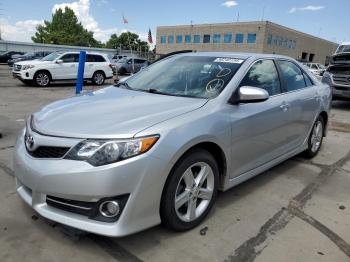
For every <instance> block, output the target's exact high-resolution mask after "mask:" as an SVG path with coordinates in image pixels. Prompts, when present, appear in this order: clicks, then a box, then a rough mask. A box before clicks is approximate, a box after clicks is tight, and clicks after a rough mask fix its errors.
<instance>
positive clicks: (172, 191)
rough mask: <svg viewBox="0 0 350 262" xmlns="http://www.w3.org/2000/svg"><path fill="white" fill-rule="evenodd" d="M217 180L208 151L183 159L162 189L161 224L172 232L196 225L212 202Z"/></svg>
mask: <svg viewBox="0 0 350 262" xmlns="http://www.w3.org/2000/svg"><path fill="white" fill-rule="evenodd" d="M218 180H219V169H218V165H217V163H216V161H215V159H214V157H213V156H212V155H211V154H210V153H209V152H208V151H206V150H203V149H196V150H193V151H191V152H189V153H187V154H186V155H185V156H183V157H182V158H181V159H180V160H179V161H178V162H177V163H176V164H175V166H174V168H173V170H172V171H171V173H170V175H169V177H168V179H167V182H166V184H165V187H164V189H163V194H162V200H161V206H160V216H161V220H162V224H163V225H164V226H166V227H168V228H170V229H172V230H175V231H185V230H189V229H192V228H194V227H196V226H197V225H199V224H200V223H201V222H202V221H203V220H204V218H205V217H206V216H207V215H208V213H209V211H210V209H211V207H212V206H213V204H214V202H215V199H216V195H217V188H218Z"/></svg>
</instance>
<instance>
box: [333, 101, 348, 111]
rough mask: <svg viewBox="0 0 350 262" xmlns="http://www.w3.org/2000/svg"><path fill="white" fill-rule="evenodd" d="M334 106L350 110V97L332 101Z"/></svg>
mask: <svg viewBox="0 0 350 262" xmlns="http://www.w3.org/2000/svg"><path fill="white" fill-rule="evenodd" d="M332 108H334V109H341V110H350V99H349V100H336V101H333V102H332Z"/></svg>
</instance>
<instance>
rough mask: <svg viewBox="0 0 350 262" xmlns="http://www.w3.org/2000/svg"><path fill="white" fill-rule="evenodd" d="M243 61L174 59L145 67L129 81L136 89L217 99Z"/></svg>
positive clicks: (201, 58) (216, 58)
mask: <svg viewBox="0 0 350 262" xmlns="http://www.w3.org/2000/svg"><path fill="white" fill-rule="evenodd" d="M243 61H244V60H242V59H237V58H228V57H204V56H173V57H170V58H167V59H164V60H161V61H159V62H157V63H155V64H153V65H152V66H149V67H147V68H145V69H144V70H142V71H140V72H139V73H137V74H135V75H134V76H133V77H131V78H129V79H128V80H127V81H126V82H127V85H128V86H129V87H130V88H131V89H133V90H139V91H146V92H152V93H161V94H165V95H175V96H186V97H196V98H213V97H215V96H217V95H218V94H219V93H220V92H221V91H222V90H223V89H224V88H225V86H226V85H227V84H228V83H229V82H230V80H231V79H232V77H233V76H234V75H235V73H236V72H237V70H238V69H239V67H240V66H241V64H242V63H243Z"/></svg>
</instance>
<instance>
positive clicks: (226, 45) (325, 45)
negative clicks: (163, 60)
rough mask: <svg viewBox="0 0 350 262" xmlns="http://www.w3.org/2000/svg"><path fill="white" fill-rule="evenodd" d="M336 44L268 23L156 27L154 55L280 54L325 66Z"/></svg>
mask: <svg viewBox="0 0 350 262" xmlns="http://www.w3.org/2000/svg"><path fill="white" fill-rule="evenodd" d="M337 46H338V44H336V43H333V42H330V41H328V40H325V39H322V38H319V37H315V36H312V35H309V34H305V33H302V32H299V31H296V30H294V29H290V28H287V27H284V26H281V25H278V24H275V23H272V22H269V21H260V22H237V23H220V24H199V25H179V26H159V27H157V53H158V54H167V53H170V52H175V51H180V50H195V51H231V52H254V53H271V54H281V55H287V56H290V57H293V58H295V59H297V60H300V61H310V62H315V63H323V64H324V63H326V61H327V60H328V57H329V56H330V55H332V54H333V53H334V52H335V50H336V48H337Z"/></svg>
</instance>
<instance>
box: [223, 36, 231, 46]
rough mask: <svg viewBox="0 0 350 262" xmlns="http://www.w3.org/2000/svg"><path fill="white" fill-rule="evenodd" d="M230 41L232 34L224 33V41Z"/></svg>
mask: <svg viewBox="0 0 350 262" xmlns="http://www.w3.org/2000/svg"><path fill="white" fill-rule="evenodd" d="M231 42H232V34H225V35H224V43H226V44H227V43H231Z"/></svg>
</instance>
